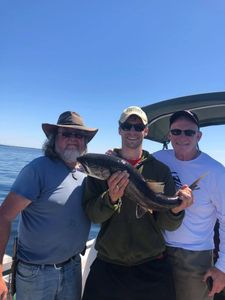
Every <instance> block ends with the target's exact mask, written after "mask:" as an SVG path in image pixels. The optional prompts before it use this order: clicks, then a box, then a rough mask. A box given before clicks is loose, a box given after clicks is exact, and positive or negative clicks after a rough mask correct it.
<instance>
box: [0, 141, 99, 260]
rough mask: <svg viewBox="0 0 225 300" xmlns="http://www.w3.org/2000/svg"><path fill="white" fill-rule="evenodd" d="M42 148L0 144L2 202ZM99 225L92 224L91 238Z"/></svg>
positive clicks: (14, 227)
mask: <svg viewBox="0 0 225 300" xmlns="http://www.w3.org/2000/svg"><path fill="white" fill-rule="evenodd" d="M41 155H42V151H41V150H40V149H34V148H25V147H15V146H5V145H0V204H1V203H2V201H3V200H4V199H5V197H6V195H7V194H8V192H9V190H10V187H11V185H12V183H13V182H14V180H15V178H16V176H17V175H18V173H19V172H20V170H21V169H22V168H23V167H24V166H25V165H26V164H27V163H29V162H30V161H31V160H33V159H34V158H36V157H38V156H41ZM18 220H19V217H17V218H16V219H15V221H13V223H12V231H11V235H10V239H9V242H8V245H7V249H6V253H7V254H9V255H12V247H13V241H14V237H15V236H16V234H17V227H18ZM98 230H99V228H98V226H96V225H92V226H91V230H90V234H89V239H92V238H94V237H96V235H97V233H98Z"/></svg>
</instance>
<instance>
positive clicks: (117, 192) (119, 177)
mask: <svg viewBox="0 0 225 300" xmlns="http://www.w3.org/2000/svg"><path fill="white" fill-rule="evenodd" d="M128 177H129V174H128V173H127V172H126V171H123V172H121V171H118V172H116V173H114V174H112V175H111V176H110V177H109V179H108V180H107V182H108V187H109V196H110V199H111V202H112V203H113V204H114V203H116V202H117V201H118V200H119V199H120V198H121V197H122V196H123V194H124V190H125V188H126V186H127V184H128V182H129V179H128Z"/></svg>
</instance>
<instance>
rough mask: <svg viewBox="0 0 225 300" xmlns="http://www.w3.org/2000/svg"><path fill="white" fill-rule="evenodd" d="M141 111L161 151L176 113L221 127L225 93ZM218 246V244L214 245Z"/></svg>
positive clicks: (85, 261)
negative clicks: (192, 115)
mask: <svg viewBox="0 0 225 300" xmlns="http://www.w3.org/2000/svg"><path fill="white" fill-rule="evenodd" d="M142 109H143V110H144V111H145V112H146V114H147V116H148V121H149V123H148V127H149V129H150V130H149V133H148V135H147V136H146V137H145V138H146V139H148V140H151V141H154V142H158V143H160V144H161V145H162V147H163V148H164V149H166V148H168V144H169V140H168V138H167V133H168V131H169V127H168V125H169V118H170V116H171V115H172V114H173V113H174V112H175V111H178V110H185V109H189V110H192V111H193V112H195V113H197V115H198V117H199V122H200V127H206V126H212V125H224V124H225V92H214V93H205V94H196V95H190V96H184V97H179V98H173V99H169V100H163V101H159V102H157V103H153V104H150V105H147V106H143V107H142ZM94 245H95V239H92V240H89V241H88V242H87V249H86V252H85V255H84V256H81V262H82V279H83V280H82V281H83V282H82V289H83V288H84V285H85V281H86V278H87V276H88V273H89V269H90V265H91V264H92V262H93V260H94V259H95V257H96V250H95V248H94ZM217 247H218V244H217ZM11 263H12V258H11V257H9V256H7V255H5V256H4V262H3V270H4V272H3V275H4V276H5V279H6V281H7V280H8V277H9V274H10V268H11ZM214 299H216V300H225V296H224V295H222V294H221V295H220V296H218V297H214Z"/></svg>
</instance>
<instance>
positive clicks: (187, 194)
mask: <svg viewBox="0 0 225 300" xmlns="http://www.w3.org/2000/svg"><path fill="white" fill-rule="evenodd" d="M176 195H177V196H179V198H180V199H181V200H182V202H181V204H180V205H179V206H177V207H175V208H172V209H171V211H172V212H173V213H174V214H178V213H179V212H180V211H182V210H184V209H185V208H187V207H189V206H191V205H192V204H193V202H194V196H193V192H192V190H191V189H190V188H189V187H188V185H186V184H185V185H183V186H182V187H181V188H180V189H179V191H178V192H177V193H176Z"/></svg>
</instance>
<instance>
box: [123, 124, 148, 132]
mask: <svg viewBox="0 0 225 300" xmlns="http://www.w3.org/2000/svg"><path fill="white" fill-rule="evenodd" d="M132 127H133V128H134V130H135V131H138V132H141V131H143V130H144V129H145V127H146V126H145V125H144V124H130V123H128V122H124V123H121V124H120V128H121V129H122V130H124V131H130V130H131V128H132Z"/></svg>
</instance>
